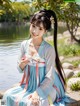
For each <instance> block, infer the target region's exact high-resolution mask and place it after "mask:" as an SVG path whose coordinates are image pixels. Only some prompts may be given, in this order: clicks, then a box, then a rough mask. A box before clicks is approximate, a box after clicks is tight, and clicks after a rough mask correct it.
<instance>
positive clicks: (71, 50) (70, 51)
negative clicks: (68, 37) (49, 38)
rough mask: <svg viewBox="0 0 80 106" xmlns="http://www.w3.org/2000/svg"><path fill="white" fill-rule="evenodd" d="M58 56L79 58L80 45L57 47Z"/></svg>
mask: <svg viewBox="0 0 80 106" xmlns="http://www.w3.org/2000/svg"><path fill="white" fill-rule="evenodd" d="M58 50H59V54H60V55H64V56H79V55H80V45H78V44H73V45H65V44H64V45H61V46H58Z"/></svg>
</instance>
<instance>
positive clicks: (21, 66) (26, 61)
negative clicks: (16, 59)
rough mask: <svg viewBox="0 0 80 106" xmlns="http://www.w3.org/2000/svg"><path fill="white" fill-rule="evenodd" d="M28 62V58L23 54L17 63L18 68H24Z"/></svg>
mask: <svg viewBox="0 0 80 106" xmlns="http://www.w3.org/2000/svg"><path fill="white" fill-rule="evenodd" d="M28 62H29V58H28V57H26V56H23V57H22V58H21V61H20V63H19V66H20V68H21V69H22V70H23V69H24V68H25V66H26V65H27V64H28Z"/></svg>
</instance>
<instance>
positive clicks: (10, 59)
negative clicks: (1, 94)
mask: <svg viewBox="0 0 80 106" xmlns="http://www.w3.org/2000/svg"><path fill="white" fill-rule="evenodd" d="M65 30H66V27H59V30H58V33H62V32H63V31H65ZM28 37H29V24H28V25H26V26H9V27H5V26H4V27H1V28H0V90H6V89H8V88H10V87H12V85H14V84H16V83H18V82H20V80H21V77H22V74H21V73H19V72H18V70H17V59H18V56H19V53H20V44H21V42H22V41H23V40H25V39H28Z"/></svg>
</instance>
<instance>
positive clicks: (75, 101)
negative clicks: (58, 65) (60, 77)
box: [66, 88, 80, 106]
mask: <svg viewBox="0 0 80 106" xmlns="http://www.w3.org/2000/svg"><path fill="white" fill-rule="evenodd" d="M66 92H67V95H68V96H69V97H70V99H71V102H70V103H67V104H66V106H80V90H79V91H71V90H70V88H67V90H66Z"/></svg>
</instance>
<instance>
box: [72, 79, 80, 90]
mask: <svg viewBox="0 0 80 106" xmlns="http://www.w3.org/2000/svg"><path fill="white" fill-rule="evenodd" d="M71 89H72V90H74V91H77V90H80V81H77V83H75V84H72V85H71Z"/></svg>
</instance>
